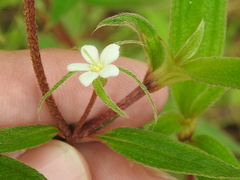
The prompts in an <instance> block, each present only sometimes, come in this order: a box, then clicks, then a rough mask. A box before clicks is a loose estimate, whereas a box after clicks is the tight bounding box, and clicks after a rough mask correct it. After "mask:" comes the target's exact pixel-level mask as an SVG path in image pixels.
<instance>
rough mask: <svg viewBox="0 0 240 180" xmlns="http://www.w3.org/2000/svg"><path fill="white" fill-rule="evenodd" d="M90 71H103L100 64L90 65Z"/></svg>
mask: <svg viewBox="0 0 240 180" xmlns="http://www.w3.org/2000/svg"><path fill="white" fill-rule="evenodd" d="M90 69H91V70H92V71H93V72H99V71H101V70H102V69H103V65H102V63H100V62H95V63H93V64H91V65H90Z"/></svg>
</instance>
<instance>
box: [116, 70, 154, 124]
mask: <svg viewBox="0 0 240 180" xmlns="http://www.w3.org/2000/svg"><path fill="white" fill-rule="evenodd" d="M118 69H119V70H120V71H122V72H124V73H126V74H127V75H129V76H131V77H132V78H133V79H134V80H135V81H136V82H137V83H138V85H139V86H140V87H141V88H142V90H143V91H144V92H145V94H146V95H147V98H148V100H149V102H150V104H151V106H152V109H153V114H154V119H155V121H157V108H156V106H155V104H154V102H153V100H152V98H151V95H150V93H149V91H148V90H147V88H146V86H145V85H144V84H143V83H142V82H141V81H140V80H139V79H138V78H137V76H136V75H135V74H133V73H132V72H131V71H129V70H127V69H125V68H123V67H120V66H118Z"/></svg>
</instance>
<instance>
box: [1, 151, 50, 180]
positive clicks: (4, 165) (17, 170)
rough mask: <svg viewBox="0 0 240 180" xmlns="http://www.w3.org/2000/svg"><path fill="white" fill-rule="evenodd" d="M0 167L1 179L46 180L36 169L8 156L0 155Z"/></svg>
mask: <svg viewBox="0 0 240 180" xmlns="http://www.w3.org/2000/svg"><path fill="white" fill-rule="evenodd" d="M0 167H1V168H0V179H6V180H11V179H16V180H17V179H24V180H33V179H34V180H46V178H45V177H44V176H43V175H42V174H40V173H39V172H37V171H36V170H35V169H33V168H31V167H29V166H27V165H26V164H24V163H22V162H19V161H17V160H15V159H12V158H10V157H8V156H3V155H0Z"/></svg>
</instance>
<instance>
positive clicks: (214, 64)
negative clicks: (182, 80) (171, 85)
mask: <svg viewBox="0 0 240 180" xmlns="http://www.w3.org/2000/svg"><path fill="white" fill-rule="evenodd" d="M181 67H182V68H183V70H184V72H186V73H187V74H188V75H189V76H190V77H192V79H193V80H196V81H199V82H204V83H208V84H211V85H217V86H223V87H227V88H233V89H240V58H226V57H209V58H199V59H196V60H193V61H191V62H188V63H185V64H183V65H182V66H181Z"/></svg>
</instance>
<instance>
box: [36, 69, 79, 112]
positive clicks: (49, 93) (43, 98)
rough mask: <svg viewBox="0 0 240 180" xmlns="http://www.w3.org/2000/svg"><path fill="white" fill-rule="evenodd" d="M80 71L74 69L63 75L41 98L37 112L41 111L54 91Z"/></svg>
mask: <svg viewBox="0 0 240 180" xmlns="http://www.w3.org/2000/svg"><path fill="white" fill-rule="evenodd" d="M77 72H78V71H73V72H69V73H67V74H66V75H65V76H63V78H62V79H61V80H60V81H58V82H57V83H56V84H55V85H54V86H53V87H52V88H51V89H50V90H49V91H48V92H47V93H46V94H45V95H44V96H43V97H42V99H41V101H40V103H39V104H38V109H37V113H40V111H41V108H42V105H43V103H44V101H45V100H46V99H47V98H48V97H49V96H50V95H51V94H52V93H53V91H55V90H57V88H58V87H59V86H60V85H62V84H63V83H64V82H65V81H66V80H67V79H68V78H70V77H71V76H72V75H74V74H76V73H77Z"/></svg>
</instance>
